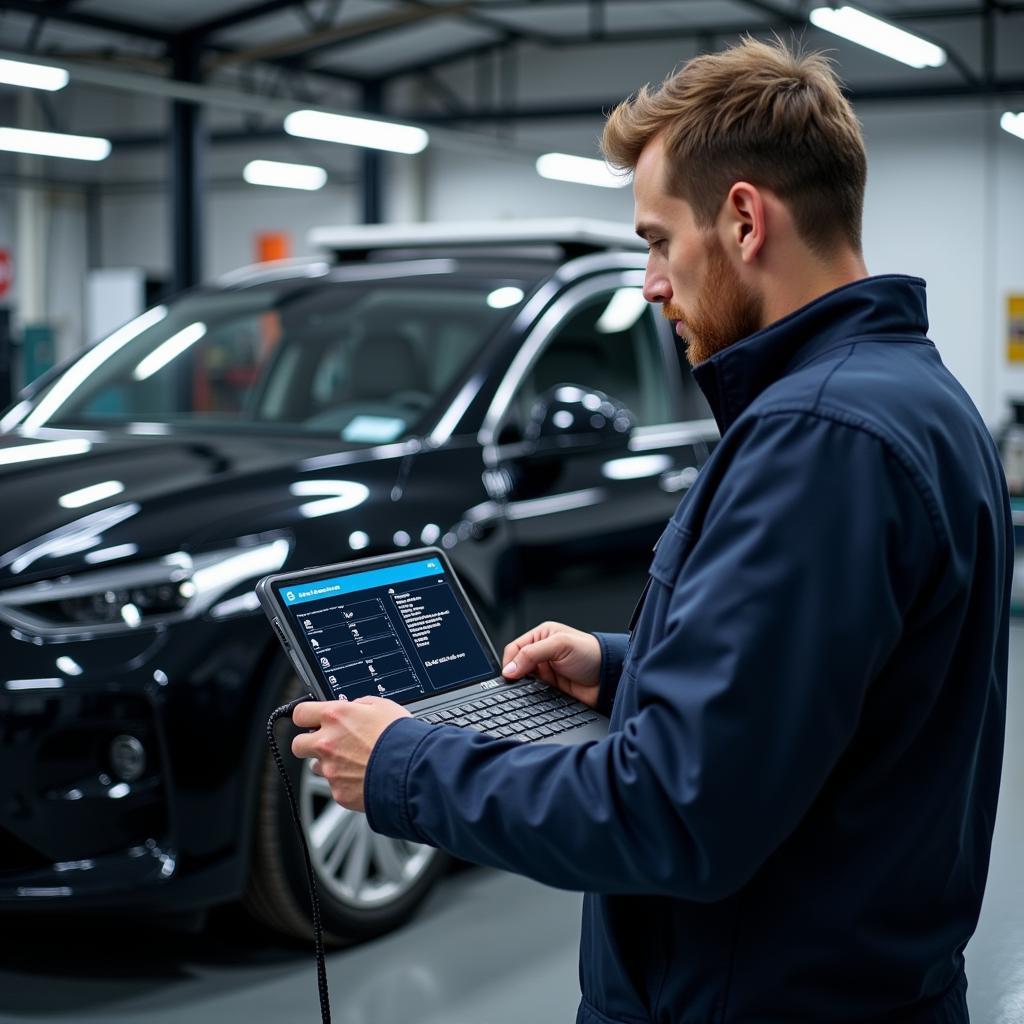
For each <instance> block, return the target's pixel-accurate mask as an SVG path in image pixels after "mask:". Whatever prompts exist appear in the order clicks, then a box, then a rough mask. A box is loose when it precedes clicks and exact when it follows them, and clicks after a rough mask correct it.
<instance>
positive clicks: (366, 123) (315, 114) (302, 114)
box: [284, 110, 430, 153]
mask: <svg viewBox="0 0 1024 1024" xmlns="http://www.w3.org/2000/svg"><path fill="white" fill-rule="evenodd" d="M284 130H285V131H286V132H287V133H288V134H289V135H297V136H299V137H300V138H303V139H317V140H319V141H320V142H340V143H343V144H344V145H346V146H365V147H367V148H368V149H386V150H388V151H389V152H391V153H419V152H421V151H422V150H424V149H426V148H427V143H428V142H429V141H430V136H429V135H428V134H427V133H426V132H425V131H424V130H423V129H422V128H414V127H413V126H412V125H408V124H393V123H391V122H390V121H371V120H370V119H369V118H365V117H348V116H346V115H345V114H327V113H324V112H323V111H320V110H296V111H294V112H293V113H291V114H289V115H288V116H287V117H286V118H285V119H284Z"/></svg>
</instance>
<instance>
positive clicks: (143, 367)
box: [132, 323, 206, 380]
mask: <svg viewBox="0 0 1024 1024" xmlns="http://www.w3.org/2000/svg"><path fill="white" fill-rule="evenodd" d="M205 335H206V324H202V323H195V324H189V325H188V327H183V328H182V329H181V330H180V331H178V333H177V334H172V335H171V336H170V337H169V338H168V339H167V340H166V341H165V342H163V344H161V345H160V346H159V347H158V348H155V349H153V351H152V352H150V353H149V355H148V356H146V358H145V359H143V360H142V362H141V363H139V365H138V366H136V367H135V372H134V373H133V374H132V376H133V377H134V378H135V379H136V380H146V379H147V378H149V377H152V376H153V374H154V373H156V372H157V370H162V369H163V368H164V367H165V366H166V365H167V364H168V363H169V362H171V361H172V360H173V359H177V358H178V356H180V355H181V353H182V352H184V351H185V350H186V349H188V348H191V347H192V346H193V345H194V344H195V343H196V342H197V341H199V339H200V338H202V337H205Z"/></svg>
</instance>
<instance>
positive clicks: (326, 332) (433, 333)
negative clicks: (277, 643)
mask: <svg viewBox="0 0 1024 1024" xmlns="http://www.w3.org/2000/svg"><path fill="white" fill-rule="evenodd" d="M496 284H498V285H501V289H499V290H500V291H503V292H504V293H509V292H515V293H517V296H518V297H517V298H516V299H515V301H514V302H513V303H512V304H509V303H508V302H507V301H504V302H501V303H496V302H495V301H494V296H495V294H497V291H496V289H495V285H496ZM524 294H525V292H524V289H523V288H522V287H518V286H517V287H512V286H511V285H510V284H509V282H508V281H505V280H501V281H497V282H495V281H490V280H485V279H479V280H476V279H473V280H465V279H463V280H458V279H455V278H454V277H445V278H441V279H437V280H433V279H432V280H429V281H428V280H427V279H425V278H422V277H421V278H417V279H415V280H414V281H403V280H401V279H396V280H393V281H386V282H385V281H381V282H373V283H368V282H359V283H346V284H337V283H331V282H323V283H319V284H315V285H310V284H306V285H305V286H303V287H299V288H297V287H291V288H280V289H279V288H271V287H257V288H251V289H246V290H244V291H241V292H217V291H208V292H203V293H195V294H192V295H189V296H185V297H183V298H182V299H181V300H179V301H178V302H175V303H174V304H171V305H168V306H167V307H158V308H157V309H155V310H151V311H149V313H147V314H145V315H144V316H143V317H140V318H139V320H138V321H135V322H133V324H131V325H128V326H127V327H126V328H122V329H121V330H120V331H118V332H115V334H114V335H111V336H110V337H109V338H107V339H104V340H103V341H101V342H99V343H98V344H97V345H96V346H94V347H93V348H92V349H91V350H90V351H89V352H87V353H86V354H85V356H84V357H83V358H82V359H81V360H80V361H79V363H76V364H73V365H72V367H71V369H70V370H69V371H68V372H67V373H65V374H64V375H63V377H60V378H57V379H56V380H55V382H54V383H53V384H52V385H51V386H50V388H49V389H47V390H46V391H44V392H42V393H41V394H40V396H39V400H38V402H37V404H36V406H35V408H34V409H33V410H32V411H31V412H30V413H29V416H28V418H27V420H26V423H29V421H32V420H34V421H35V422H33V423H31V425H32V426H36V425H42V424H43V423H49V424H51V425H67V426H77V425H85V426H90V425H94V424H95V425H105V426H106V425H110V426H113V425H116V424H117V423H121V422H132V421H146V422H164V423H174V424H182V425H185V424H190V425H191V424H194V425H201V426H202V427H203V428H204V429H206V428H216V427H218V426H222V427H225V428H228V427H230V428H232V429H238V428H241V429H246V430H261V429H262V430H280V429H282V428H284V429H287V430H297V431H302V432H311V433H326V434H333V435H335V436H340V437H341V438H342V439H343V440H346V441H351V442H354V443H367V444H377V443H383V442H388V441H394V440H397V439H398V438H400V437H403V436H407V435H408V434H409V433H411V432H413V431H414V430H415V429H416V428H417V426H418V425H419V424H420V423H421V422H424V421H429V420H430V419H432V418H436V416H437V415H438V410H439V409H440V408H441V405H442V403H443V399H444V396H445V395H446V393H447V392H448V390H449V389H451V388H453V387H455V386H456V385H457V383H458V381H459V379H460V374H462V373H463V372H464V371H465V368H466V367H467V366H468V365H469V363H471V362H472V361H473V360H474V359H476V358H477V356H478V354H479V352H480V350H481V348H482V347H483V346H485V345H486V344H487V343H488V341H489V340H490V338H491V337H492V336H493V335H494V333H495V332H496V331H497V330H499V329H500V327H501V325H502V324H503V323H504V322H505V321H506V320H507V318H508V317H510V316H513V315H514V313H515V309H516V307H517V306H518V305H519V303H520V302H521V300H522V297H523V295H524Z"/></svg>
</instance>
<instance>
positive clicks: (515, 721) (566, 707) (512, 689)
mask: <svg viewBox="0 0 1024 1024" xmlns="http://www.w3.org/2000/svg"><path fill="white" fill-rule="evenodd" d="M416 717H417V718H419V719H420V720H421V721H423V722H431V723H435V724H438V725H458V726H462V727H463V728H466V729H475V730H476V731H477V732H486V733H489V734H490V735H492V736H507V737H508V738H510V739H515V740H520V741H522V742H524V743H525V742H528V741H530V740H542V739H545V738H547V737H548V736H555V735H557V734H558V733H560V732H567V731H568V730H569V729H576V728H578V727H579V726H581V725H586V724H587V723H588V722H593V721H596V720H597V718H598V717H599V716H598V714H597V713H596V712H595V711H592V710H591V709H590V708H588V707H587V706H586V705H585V704H581V703H580V702H579V701H578V700H574V699H573V698H572V697H569V696H567V695H566V694H564V693H561V692H560V691H559V690H556V689H555V688H554V687H552V686H548V685H547V683H543V682H540V681H539V680H531V681H530V682H528V683H524V684H523V685H522V686H507V687H502V689H501V690H500V692H497V693H492V694H490V695H488V696H486V697H474V699H473V700H467V701H465V702H464V703H462V704H456V705H455V706H454V707H445V708H441V709H439V710H436V711H430V712H428V713H427V714H420V715H417V716H416Z"/></svg>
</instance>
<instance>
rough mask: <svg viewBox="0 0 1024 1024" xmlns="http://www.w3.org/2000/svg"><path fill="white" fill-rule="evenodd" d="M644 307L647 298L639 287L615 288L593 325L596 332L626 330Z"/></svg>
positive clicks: (608, 332)
mask: <svg viewBox="0 0 1024 1024" xmlns="http://www.w3.org/2000/svg"><path fill="white" fill-rule="evenodd" d="M646 308H647V300H646V299H645V298H644V293H643V291H642V290H641V289H640V288H616V289H615V292H614V293H613V294H612V297H611V299H609V301H608V305H607V306H605V308H604V312H603V313H602V314H601V317H600V319H599V320H598V321H597V323H596V324H595V325H594V327H595V328H596V330H597V333H598V334H619V333H620V332H621V331H628V330H629V329H630V328H631V327H632V326H633V325H634V324H635V323H636V322H637V320H639V319H640V317H641V316H642V315H643V311H644V310H645V309H646Z"/></svg>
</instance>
